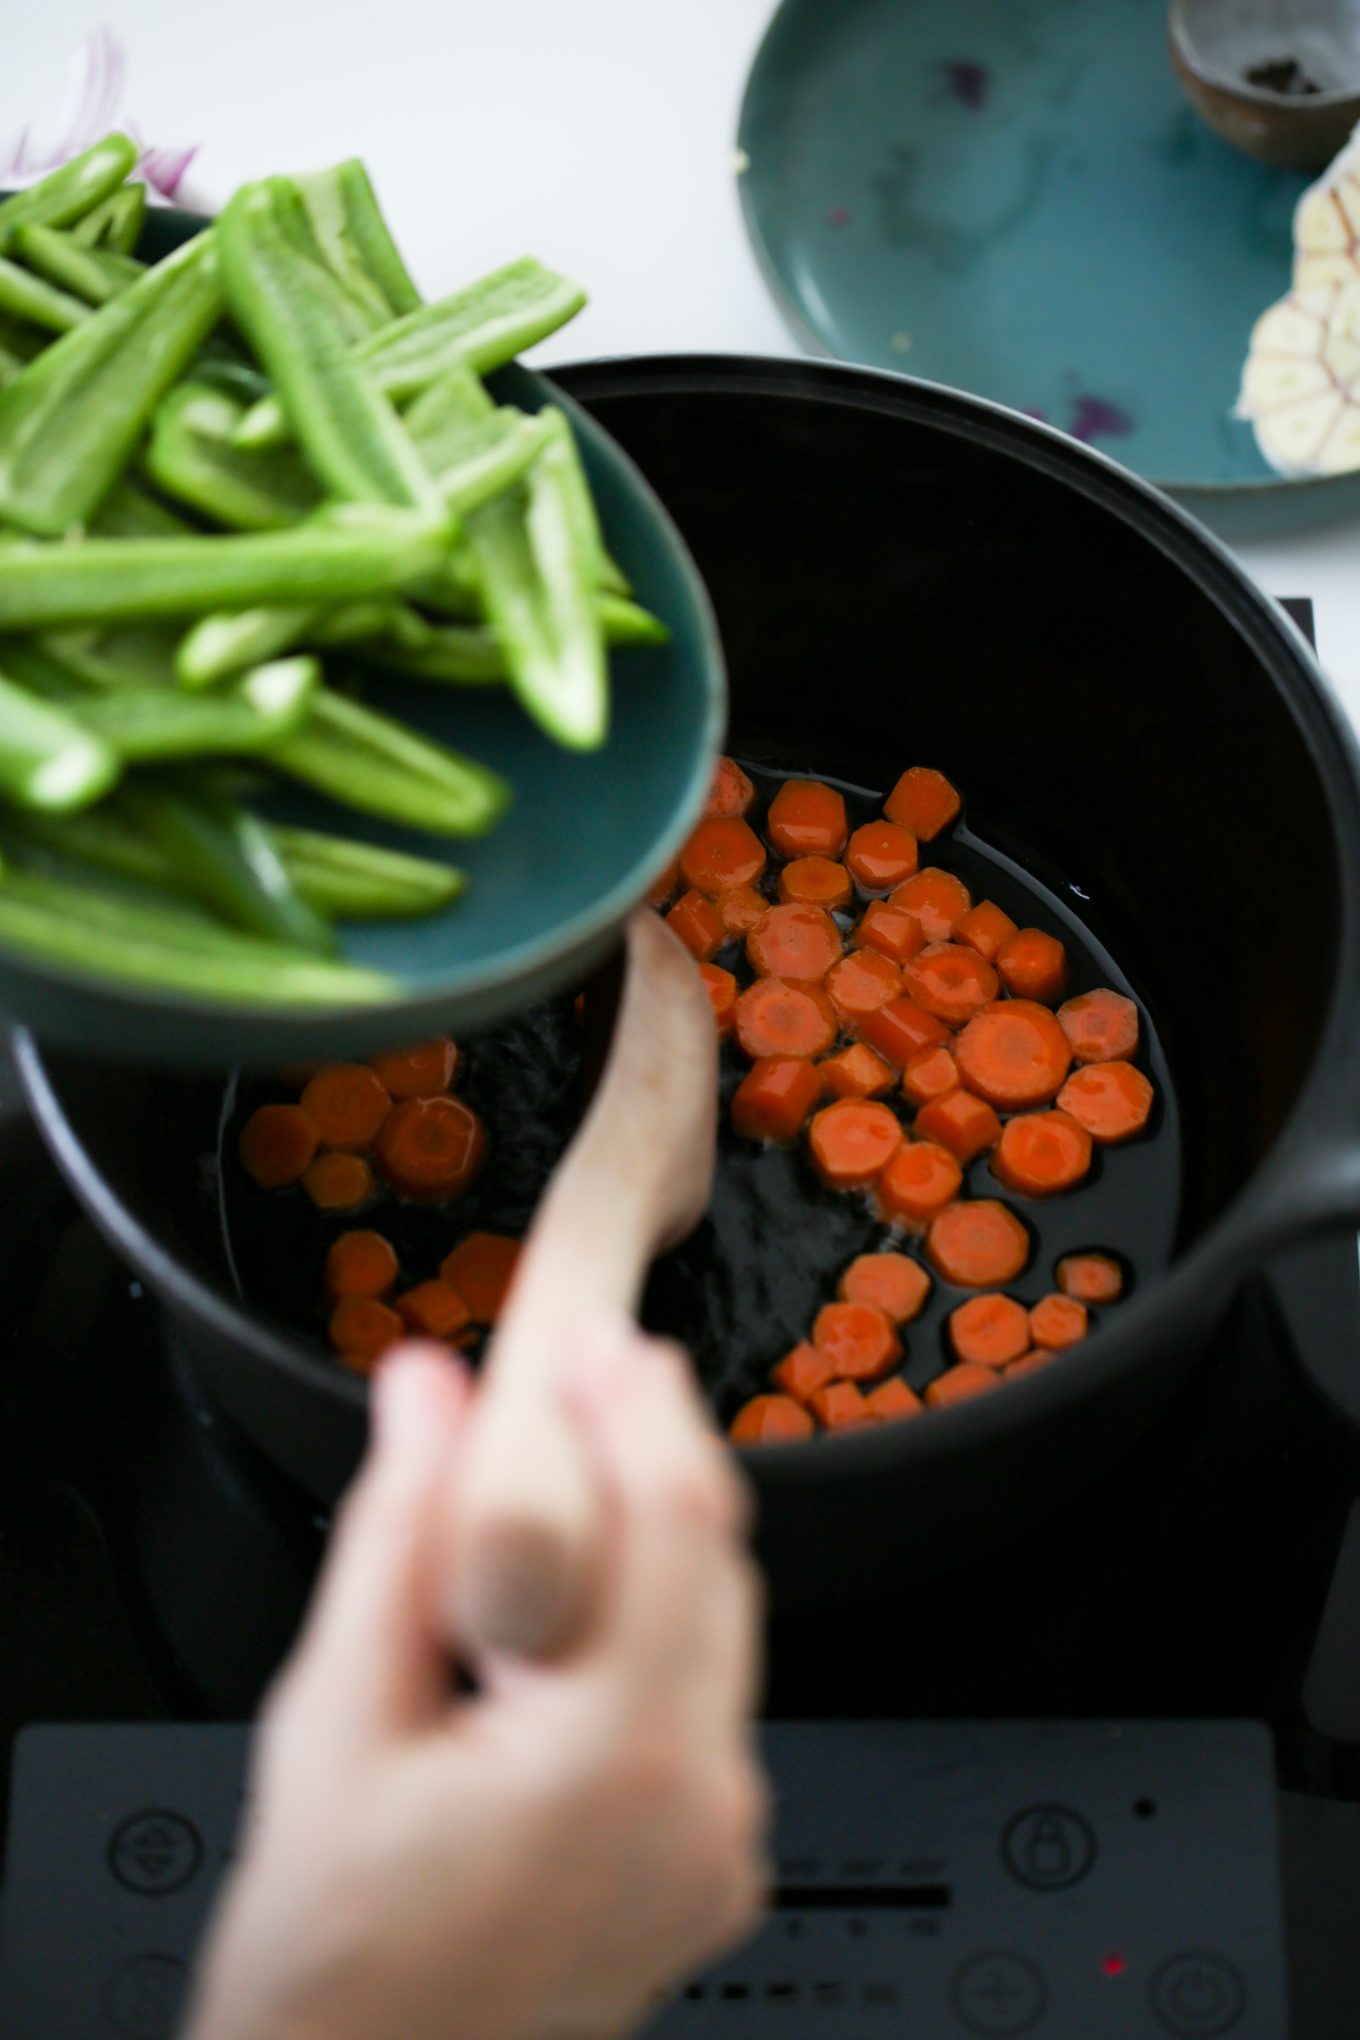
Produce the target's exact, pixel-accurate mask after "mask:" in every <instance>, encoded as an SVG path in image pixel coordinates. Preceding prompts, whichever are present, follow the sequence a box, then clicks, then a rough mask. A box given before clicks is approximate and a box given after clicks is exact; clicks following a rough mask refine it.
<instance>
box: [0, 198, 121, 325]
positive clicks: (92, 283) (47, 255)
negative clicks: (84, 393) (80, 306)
mask: <svg viewBox="0 0 1360 2040" xmlns="http://www.w3.org/2000/svg"><path fill="white" fill-rule="evenodd" d="M14 250H15V253H16V254H17V255H18V256H19V258H20V260H21V261H23V262H26V263H27V264H28V266H29V268H30V269H32V270H35V271H36V272H37V274H38V275H39V276H45V277H46V278H47V281H48V282H49V283H54V284H57V285H58V286H59V287H60V288H61V289H62V290H64V291H70V292H71V294H72V296H73V297H77V298H79V299H81V300H82V301H83V302H84V303H85V304H87V305H102V304H107V302H108V300H109V299H110V298H111V297H117V296H118V293H119V292H120V291H124V290H126V289H127V287H128V285H129V284H130V283H135V282H136V281H137V279H138V277H139V276H143V275H145V273H146V265H145V263H142V262H134V261H133V260H132V258H131V256H128V255H110V254H107V253H106V252H105V250H104V249H102V248H86V247H83V246H82V244H81V243H80V242H79V241H77V239H76V237H75V235H74V234H71V233H67V232H66V231H65V230H64V229H63V228H61V227H44V226H42V225H40V224H39V223H38V222H37V221H36V220H35V221H31V222H30V223H29V225H28V226H26V227H20V229H19V231H18V233H17V234H16V235H15V237H14ZM68 323H74V322H68ZM57 330H59V331H62V332H64V331H65V330H66V329H65V327H61V328H58V329H57Z"/></svg>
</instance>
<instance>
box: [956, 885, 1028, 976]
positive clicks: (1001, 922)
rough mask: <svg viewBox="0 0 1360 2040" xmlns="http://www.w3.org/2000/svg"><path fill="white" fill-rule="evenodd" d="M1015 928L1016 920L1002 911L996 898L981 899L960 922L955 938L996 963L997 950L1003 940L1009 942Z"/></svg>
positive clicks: (987, 959) (988, 960) (990, 961)
mask: <svg viewBox="0 0 1360 2040" xmlns="http://www.w3.org/2000/svg"><path fill="white" fill-rule="evenodd" d="M1015 928H1016V924H1015V922H1014V921H1013V920H1012V919H1011V917H1010V915H1009V914H1003V913H1002V911H1001V909H1000V907H999V906H998V905H997V903H996V901H995V900H979V901H978V903H977V905H976V906H975V907H970V908H969V909H968V912H967V913H966V914H965V915H964V917H963V919H962V920H961V921H960V922H959V925H958V927H957V928H956V929H955V930H954V940H955V941H956V942H963V943H966V944H967V946H968V948H969V949H975V950H976V951H977V953H978V955H979V956H981V957H983V958H984V959H985V960H986V961H987V962H988V963H995V962H996V955H997V951H998V950H999V949H1000V947H1001V945H1002V943H1003V942H1009V940H1010V938H1011V936H1012V935H1014V933H1015Z"/></svg>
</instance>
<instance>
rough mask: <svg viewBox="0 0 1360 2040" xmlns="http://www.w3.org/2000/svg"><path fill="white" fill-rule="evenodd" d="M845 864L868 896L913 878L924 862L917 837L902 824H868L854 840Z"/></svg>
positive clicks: (856, 833)
mask: <svg viewBox="0 0 1360 2040" xmlns="http://www.w3.org/2000/svg"><path fill="white" fill-rule="evenodd" d="M845 861H846V864H847V865H848V866H849V868H850V875H851V877H852V878H854V879H855V881H856V882H857V883H858V884H859V885H862V886H863V887H864V890H865V891H866V892H887V890H888V888H889V886H893V885H901V883H902V881H903V879H904V878H910V877H911V875H912V873H913V872H914V871H915V870H916V867H917V865H918V864H919V863H920V858H919V856H918V855H917V850H916V838H915V836H913V835H912V833H911V830H910V829H904V828H903V827H902V824H901V823H900V822H865V824H864V826H863V827H862V828H859V829H856V830H855V833H854V835H853V836H852V837H851V838H850V841H849V843H848V845H847V846H846V852H845Z"/></svg>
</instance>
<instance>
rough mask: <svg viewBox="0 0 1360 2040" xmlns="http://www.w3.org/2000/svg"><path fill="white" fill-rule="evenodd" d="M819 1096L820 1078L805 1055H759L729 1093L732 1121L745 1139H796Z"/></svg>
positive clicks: (820, 1093) (820, 1089)
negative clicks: (731, 1092)
mask: <svg viewBox="0 0 1360 2040" xmlns="http://www.w3.org/2000/svg"><path fill="white" fill-rule="evenodd" d="M821 1095H822V1080H821V1077H820V1075H819V1074H818V1071H817V1069H816V1066H815V1065H814V1064H813V1063H810V1062H808V1061H807V1060H806V1058H805V1057H803V1056H791V1055H766V1056H762V1057H761V1058H760V1060H759V1061H758V1062H756V1063H754V1064H753V1065H752V1067H751V1068H750V1069H749V1070H748V1071H747V1073H746V1075H745V1076H744V1077H743V1078H742V1080H741V1082H740V1083H739V1084H738V1085H737V1088H736V1090H735V1091H734V1092H733V1094H732V1124H733V1126H735V1128H736V1129H737V1132H738V1133H741V1134H745V1136H746V1138H747V1139H748V1140H777V1141H791V1140H796V1139H797V1138H798V1135H799V1134H800V1133H801V1132H802V1130H803V1128H804V1127H805V1126H806V1124H807V1120H808V1114H809V1113H810V1112H811V1111H812V1109H813V1107H814V1106H815V1105H816V1103H817V1100H818V1099H819V1098H820V1097H821Z"/></svg>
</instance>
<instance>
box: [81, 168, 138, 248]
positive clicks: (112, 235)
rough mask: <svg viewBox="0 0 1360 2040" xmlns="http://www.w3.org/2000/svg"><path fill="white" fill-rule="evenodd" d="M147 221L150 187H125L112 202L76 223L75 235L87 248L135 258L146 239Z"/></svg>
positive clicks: (94, 208)
mask: <svg viewBox="0 0 1360 2040" xmlns="http://www.w3.org/2000/svg"><path fill="white" fill-rule="evenodd" d="M145 218H146V186H145V185H144V184H124V185H121V186H120V187H119V189H118V190H117V191H115V192H114V193H113V194H112V195H111V196H110V197H109V198H106V199H104V200H103V202H102V203H101V204H99V205H96V206H93V207H92V208H91V210H90V211H89V212H87V213H86V214H85V216H84V218H83V219H79V220H76V221H75V222H74V223H73V225H72V227H71V233H72V235H73V236H74V238H75V239H76V240H77V241H79V242H80V244H81V246H82V247H83V248H101V249H103V250H104V251H105V253H107V254H109V255H131V253H132V251H133V250H134V248H135V247H136V246H137V243H138V241H140V239H141V238H142V222H143V221H144V219H145Z"/></svg>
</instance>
